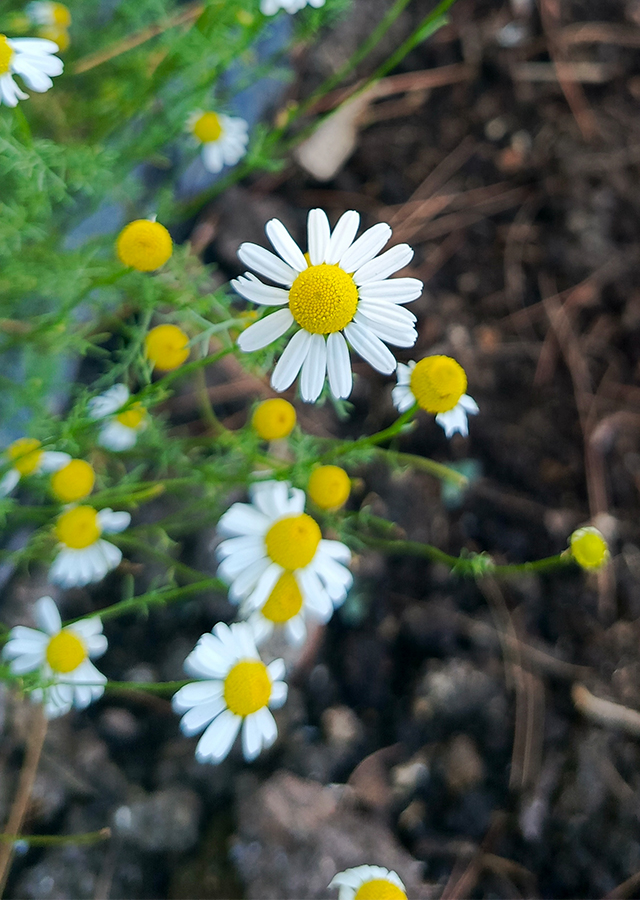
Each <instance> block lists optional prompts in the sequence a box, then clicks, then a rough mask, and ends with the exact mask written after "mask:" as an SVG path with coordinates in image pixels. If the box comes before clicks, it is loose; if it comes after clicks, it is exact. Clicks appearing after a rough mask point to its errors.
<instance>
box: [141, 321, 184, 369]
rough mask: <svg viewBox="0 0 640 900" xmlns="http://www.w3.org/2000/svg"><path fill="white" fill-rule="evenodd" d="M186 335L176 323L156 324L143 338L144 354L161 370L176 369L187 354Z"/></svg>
mask: <svg viewBox="0 0 640 900" xmlns="http://www.w3.org/2000/svg"><path fill="white" fill-rule="evenodd" d="M188 343H189V338H188V336H187V335H186V334H185V333H184V331H183V330H182V329H181V328H178V326H177V325H157V326H156V327H155V328H152V329H151V331H150V332H149V334H148V335H147V336H146V338H145V340H144V349H145V356H146V357H147V359H148V360H149V362H151V363H153V365H154V366H155V367H156V369H160V371H161V372H170V371H171V370H172V369H177V368H178V366H181V365H182V363H183V362H184V361H185V359H187V357H188V356H189V347H188V346H187V345H188Z"/></svg>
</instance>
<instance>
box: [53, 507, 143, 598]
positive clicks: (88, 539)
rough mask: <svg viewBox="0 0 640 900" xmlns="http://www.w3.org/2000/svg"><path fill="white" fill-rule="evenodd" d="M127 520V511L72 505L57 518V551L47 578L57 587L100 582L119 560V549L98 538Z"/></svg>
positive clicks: (128, 519) (116, 529)
mask: <svg viewBox="0 0 640 900" xmlns="http://www.w3.org/2000/svg"><path fill="white" fill-rule="evenodd" d="M130 522H131V516H130V515H129V513H128V512H114V511H113V510H112V509H101V510H100V512H98V511H97V510H95V509H93V507H91V506H74V507H72V508H71V509H68V510H67V511H66V512H63V513H62V515H61V516H60V517H59V518H58V521H57V522H56V527H55V534H56V537H57V538H58V541H59V542H60V543H59V545H58V546H59V547H60V552H59V553H58V555H57V556H56V558H55V559H54V561H53V565H52V566H51V568H50V569H49V581H50V582H52V584H59V585H61V587H64V588H70V587H82V586H83V585H85V584H91V583H92V582H95V581H101V580H102V579H103V578H104V576H105V575H106V574H107V572H110V571H111V570H112V569H115V568H116V566H118V565H119V564H120V560H121V559H122V551H121V550H120V548H119V547H116V546H115V545H114V544H110V543H109V541H105V540H103V539H102V538H101V536H100V535H101V534H102V533H103V532H107V533H111V534H116V533H118V532H120V531H124V529H125V528H127V526H128V525H129V523H130Z"/></svg>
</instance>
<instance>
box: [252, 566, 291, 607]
mask: <svg viewBox="0 0 640 900" xmlns="http://www.w3.org/2000/svg"><path fill="white" fill-rule="evenodd" d="M281 575H282V566H279V565H277V563H271V565H269V566H268V567H267V568H265V570H264V572H263V573H262V575H261V576H260V578H259V579H258V581H257V582H256V586H255V588H254V589H253V591H252V592H251V593H250V594H247V598H246V604H247V608H248V609H250V610H254V609H262V607H263V606H264V604H265V603H266V602H267V600H268V599H269V596H270V594H271V591H272V590H273V589H274V587H275V586H276V584H277V582H278V579H279V578H280V576H281Z"/></svg>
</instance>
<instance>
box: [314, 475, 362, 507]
mask: <svg viewBox="0 0 640 900" xmlns="http://www.w3.org/2000/svg"><path fill="white" fill-rule="evenodd" d="M307 491H308V492H309V497H310V498H311V499H312V500H313V502H314V503H315V505H316V506H318V507H319V508H320V509H327V510H335V509H340V507H341V506H344V504H345V503H346V502H347V500H348V499H349V494H350V493H351V479H350V478H349V476H348V475H347V473H346V472H345V470H344V469H341V468H340V466H318V468H317V469H314V470H313V472H312V473H311V477H310V478H309V484H308V485H307Z"/></svg>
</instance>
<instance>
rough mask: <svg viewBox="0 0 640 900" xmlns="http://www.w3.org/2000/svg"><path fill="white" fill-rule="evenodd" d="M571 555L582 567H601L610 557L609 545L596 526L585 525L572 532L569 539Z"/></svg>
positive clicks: (593, 568) (592, 568)
mask: <svg viewBox="0 0 640 900" xmlns="http://www.w3.org/2000/svg"><path fill="white" fill-rule="evenodd" d="M569 550H570V552H571V555H572V556H573V558H574V559H575V561H576V562H577V563H578V565H579V566H582V568H583V569H590V570H591V571H593V570H595V569H601V568H602V566H604V565H606V564H607V563H608V562H609V559H610V553H609V546H608V544H607V542H606V540H605V539H604V535H602V534H601V533H600V532H599V531H598V529H597V528H594V527H593V525H585V526H584V527H583V528H578V529H576V531H574V532H573V534H572V535H571V537H570V539H569Z"/></svg>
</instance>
